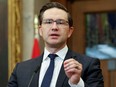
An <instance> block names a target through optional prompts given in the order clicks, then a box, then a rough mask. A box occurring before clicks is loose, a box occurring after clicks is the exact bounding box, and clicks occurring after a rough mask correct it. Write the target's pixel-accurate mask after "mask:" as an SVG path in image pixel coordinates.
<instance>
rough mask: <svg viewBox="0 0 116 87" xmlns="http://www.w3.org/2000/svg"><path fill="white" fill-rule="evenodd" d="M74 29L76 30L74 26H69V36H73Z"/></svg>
mask: <svg viewBox="0 0 116 87" xmlns="http://www.w3.org/2000/svg"><path fill="white" fill-rule="evenodd" d="M73 31H74V27H70V28H69V34H68V38H69V37H71V35H72V33H73Z"/></svg>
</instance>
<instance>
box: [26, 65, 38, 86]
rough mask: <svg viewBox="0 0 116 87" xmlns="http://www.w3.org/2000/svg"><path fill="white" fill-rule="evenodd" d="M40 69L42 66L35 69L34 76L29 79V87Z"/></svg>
mask: <svg viewBox="0 0 116 87" xmlns="http://www.w3.org/2000/svg"><path fill="white" fill-rule="evenodd" d="M39 69H40V66H37V67H36V69H35V70H34V72H33V74H32V76H31V79H30V80H29V84H28V86H27V87H30V85H31V82H32V81H33V77H34V76H35V74H36V73H37V72H38V70H39Z"/></svg>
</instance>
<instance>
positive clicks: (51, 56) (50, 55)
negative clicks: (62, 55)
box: [48, 54, 57, 60]
mask: <svg viewBox="0 0 116 87" xmlns="http://www.w3.org/2000/svg"><path fill="white" fill-rule="evenodd" d="M48 57H50V59H51V60H54V59H55V57H57V55H56V54H49V55H48Z"/></svg>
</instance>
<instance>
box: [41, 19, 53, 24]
mask: <svg viewBox="0 0 116 87" xmlns="http://www.w3.org/2000/svg"><path fill="white" fill-rule="evenodd" d="M43 23H44V24H52V23H53V20H52V19H46V20H43Z"/></svg>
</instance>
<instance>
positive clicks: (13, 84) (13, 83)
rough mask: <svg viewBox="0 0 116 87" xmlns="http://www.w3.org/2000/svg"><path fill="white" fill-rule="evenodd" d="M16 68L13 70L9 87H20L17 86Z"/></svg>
mask: <svg viewBox="0 0 116 87" xmlns="http://www.w3.org/2000/svg"><path fill="white" fill-rule="evenodd" d="M16 67H17V66H16ZM16 67H15V68H14V70H13V72H12V74H11V76H10V79H9V81H8V84H7V87H18V85H17V76H16Z"/></svg>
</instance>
